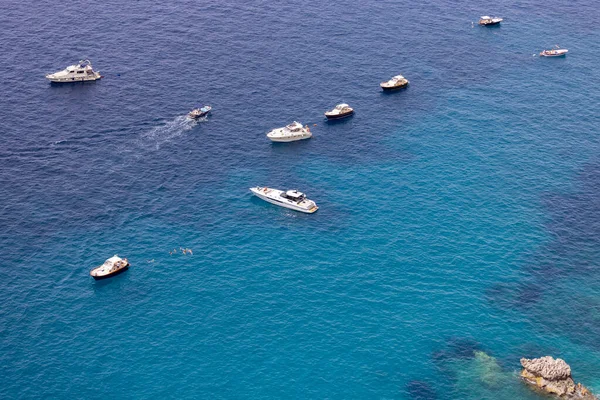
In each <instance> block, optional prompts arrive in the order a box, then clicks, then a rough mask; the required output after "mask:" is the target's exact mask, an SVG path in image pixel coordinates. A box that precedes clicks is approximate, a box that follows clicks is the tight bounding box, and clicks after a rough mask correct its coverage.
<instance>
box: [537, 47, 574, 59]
mask: <svg viewBox="0 0 600 400" xmlns="http://www.w3.org/2000/svg"><path fill="white" fill-rule="evenodd" d="M568 52H569V50H567V49H561V48H559V47H558V46H557V48H556V49H552V50H543V51H542V52H541V53H540V57H564V56H566V55H567V53H568Z"/></svg>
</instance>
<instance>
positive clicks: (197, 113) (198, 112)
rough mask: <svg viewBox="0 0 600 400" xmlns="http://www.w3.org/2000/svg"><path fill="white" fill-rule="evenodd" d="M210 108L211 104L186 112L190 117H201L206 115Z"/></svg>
mask: <svg viewBox="0 0 600 400" xmlns="http://www.w3.org/2000/svg"><path fill="white" fill-rule="evenodd" d="M211 110H212V107H211V106H204V107H198V108H194V109H193V110H192V111H190V112H189V113H188V117H190V118H192V119H198V118H202V117H205V116H207V115H208V113H209V112H210V111H211Z"/></svg>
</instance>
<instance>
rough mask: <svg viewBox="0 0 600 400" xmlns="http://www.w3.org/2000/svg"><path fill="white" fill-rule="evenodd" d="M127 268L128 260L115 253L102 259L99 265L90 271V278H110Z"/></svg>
mask: <svg viewBox="0 0 600 400" xmlns="http://www.w3.org/2000/svg"><path fill="white" fill-rule="evenodd" d="M128 268H129V261H127V259H126V258H121V257H119V256H117V255H116V254H115V255H114V256H112V257H111V258H109V259H108V260H106V261H104V264H102V265H101V266H99V267H96V268H94V269H92V270H91V271H90V275H91V276H92V278H94V279H96V280H100V279H106V278H110V277H111V276H115V275H118V274H120V273H121V272H123V271H125V270H127V269H128Z"/></svg>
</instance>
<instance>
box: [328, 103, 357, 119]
mask: <svg viewBox="0 0 600 400" xmlns="http://www.w3.org/2000/svg"><path fill="white" fill-rule="evenodd" d="M352 114H354V109H353V108H352V107H350V106H349V105H348V104H338V105H337V106H335V108H334V109H333V110H329V111H326V112H325V116H326V117H327V119H340V118H346V117H349V116H351V115H352Z"/></svg>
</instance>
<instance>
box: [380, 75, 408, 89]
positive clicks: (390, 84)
mask: <svg viewBox="0 0 600 400" xmlns="http://www.w3.org/2000/svg"><path fill="white" fill-rule="evenodd" d="M379 86H381V88H382V89H383V90H394V89H401V88H404V87H406V86H408V79H406V78H405V77H403V76H402V75H396V76H394V77H393V78H392V79H390V80H389V81H387V82H381V83H380V84H379Z"/></svg>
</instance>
